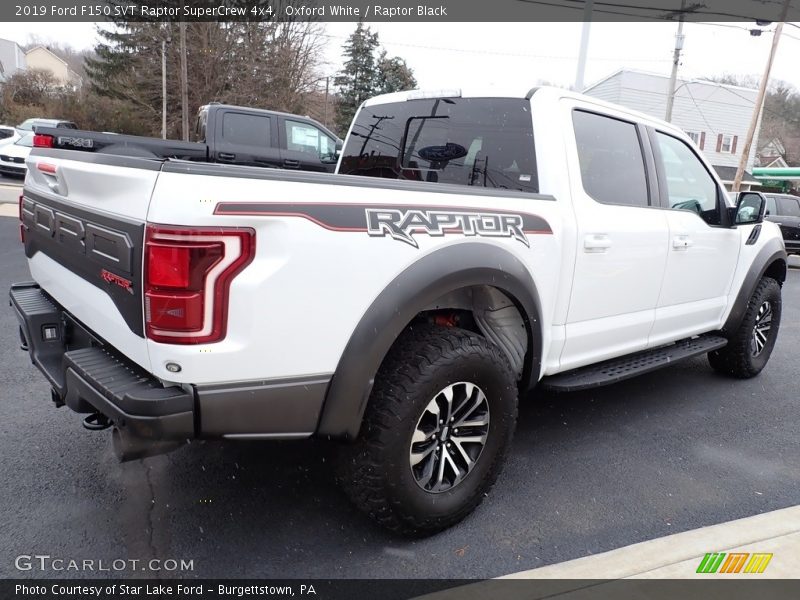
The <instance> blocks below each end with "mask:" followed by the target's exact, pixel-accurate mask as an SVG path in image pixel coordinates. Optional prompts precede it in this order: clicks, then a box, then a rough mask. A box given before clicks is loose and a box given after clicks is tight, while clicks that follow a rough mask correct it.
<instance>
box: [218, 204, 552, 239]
mask: <svg viewBox="0 0 800 600" xmlns="http://www.w3.org/2000/svg"><path fill="white" fill-rule="evenodd" d="M214 214H215V215H250V216H265V217H300V218H304V219H307V220H309V221H311V222H313V223H316V224H317V225H319V226H320V227H324V228H326V229H330V230H332V231H357V232H366V233H367V234H368V235H370V236H372V237H385V236H389V237H391V238H392V239H395V240H398V241H400V242H403V243H406V244H409V245H410V246H413V247H414V248H418V247H419V245H418V244H417V241H416V240H415V239H414V237H413V234H415V233H424V234H427V235H430V236H434V237H440V236H444V235H447V234H461V235H465V236H470V237H471V236H481V237H505V238H509V237H510V238H513V239H515V240H517V241H519V242H521V243H522V244H525V245H526V246H528V247H530V241H529V240H528V235H531V234H534V235H536V234H551V233H553V231H552V229H551V228H550V225H549V224H548V222H547V221H545V220H544V219H543V218H542V217H540V216H538V215H534V214H531V213H520V212H513V211H502V210H491V209H482V208H469V207H448V206H395V205H375V204H370V205H367V204H313V203H292V204H278V203H271V202H253V203H244V202H220V203H219V204H217V206H216V208H215V209H214Z"/></svg>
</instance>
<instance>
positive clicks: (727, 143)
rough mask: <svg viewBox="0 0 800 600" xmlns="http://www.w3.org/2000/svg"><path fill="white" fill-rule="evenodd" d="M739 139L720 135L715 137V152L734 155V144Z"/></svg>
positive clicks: (733, 136)
mask: <svg viewBox="0 0 800 600" xmlns="http://www.w3.org/2000/svg"><path fill="white" fill-rule="evenodd" d="M738 140H739V137H738V136H736V135H729V134H723V133H720V134H719V135H718V136H717V152H719V153H721V154H736V143H737V141H738Z"/></svg>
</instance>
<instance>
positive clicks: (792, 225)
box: [764, 194, 800, 255]
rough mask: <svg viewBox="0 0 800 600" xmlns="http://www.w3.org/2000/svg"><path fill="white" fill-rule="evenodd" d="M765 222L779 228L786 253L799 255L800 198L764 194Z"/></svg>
mask: <svg viewBox="0 0 800 600" xmlns="http://www.w3.org/2000/svg"><path fill="white" fill-rule="evenodd" d="M764 195H765V196H766V197H767V217H766V218H767V220H769V221H772V222H773V223H775V224H776V225H777V226H778V227H780V228H781V234H782V235H783V243H784V244H785V245H786V252H788V253H789V254H798V255H800V198H798V197H797V196H791V195H789V194H764Z"/></svg>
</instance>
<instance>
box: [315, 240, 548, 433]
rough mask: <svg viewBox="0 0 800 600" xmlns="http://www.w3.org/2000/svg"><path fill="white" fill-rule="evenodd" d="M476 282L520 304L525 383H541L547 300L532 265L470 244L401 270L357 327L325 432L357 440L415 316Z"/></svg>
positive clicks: (332, 393) (330, 396)
mask: <svg viewBox="0 0 800 600" xmlns="http://www.w3.org/2000/svg"><path fill="white" fill-rule="evenodd" d="M475 285H490V286H493V287H495V288H497V289H499V290H501V291H503V292H504V293H505V294H506V295H508V296H509V298H510V299H511V300H512V301H513V302H514V303H515V304H516V306H517V309H518V310H519V312H520V315H522V318H523V321H524V322H525V327H526V330H527V332H528V350H527V353H526V356H525V369H524V371H523V374H522V379H521V381H520V388H521V389H522V390H523V391H527V390H528V389H530V388H531V387H533V386H534V385H536V383H537V381H538V377H539V372H540V368H541V359H542V324H541V304H540V300H539V293H538V291H537V289H536V285H535V283H534V281H533V278H532V277H531V275H530V273H529V272H528V270H527V268H526V267H525V265H524V264H523V263H522V261H520V260H519V259H518V258H517V257H516V256H514V255H513V254H511V253H510V252H508V251H507V250H504V249H503V248H501V247H499V246H494V245H490V244H482V243H479V242H465V243H461V244H457V245H453V246H448V247H446V248H443V249H441V250H437V251H435V252H433V253H431V254H428V255H427V256H425V257H423V258H421V259H420V260H418V261H417V262H415V263H414V264H412V265H411V266H409V267H408V268H407V269H405V270H404V271H403V272H402V273H400V275H398V276H397V277H396V278H395V279H394V280H393V281H392V282H391V283H390V284H389V285H388V286H386V288H385V289H384V290H383V291H382V292H381V293H380V294H379V295H378V297H377V298H376V299H375V301H374V302H373V303H372V305H371V306H370V307H369V309H368V310H367V311H366V313H365V314H364V316H363V317H362V319H361V321H360V322H359V324H358V325H357V326H356V328H355V330H354V332H353V334H352V336H351V337H350V340H349V341H348V343H347V346H346V347H345V350H344V352H343V354H342V356H341V358H340V359H339V364H338V366H337V367H336V371H335V372H334V375H333V379H332V380H331V384H330V386H329V388H328V391H327V394H326V398H325V405H324V407H323V410H322V415H321V417H320V423H319V427H318V429H317V433H318V435H328V436H332V437H346V438H350V439H354V438H355V437H356V436H357V435H358V432H359V429H360V428H361V421H362V418H363V415H364V410H365V409H366V406H367V401H368V400H369V395H370V392H371V391H372V385H373V383H374V381H375V375H376V373H377V372H378V368H379V367H380V365H381V363H382V362H383V359H384V357H385V356H386V354H387V352H388V351H389V349H390V348H391V346H392V344H393V343H394V342H395V340H396V339H397V337H398V336H399V335H400V333H402V331H403V330H404V329H405V327H406V326H407V325H408V324H409V323H410V322H411V320H412V319H413V318H414V317H415V316H416V315H417V314H418V313H419V312H420V311H422V310H423V309H424V308H425V307H427V306H430V304H431V303H433V302H434V301H436V300H437V299H438V298H441V297H442V296H444V295H445V294H447V293H449V292H453V291H455V290H458V289H462V288H465V287H470V286H475Z"/></svg>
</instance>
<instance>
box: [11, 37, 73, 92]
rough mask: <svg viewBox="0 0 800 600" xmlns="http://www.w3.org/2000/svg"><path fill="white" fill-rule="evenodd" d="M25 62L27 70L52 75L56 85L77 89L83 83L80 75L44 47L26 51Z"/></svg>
mask: <svg viewBox="0 0 800 600" xmlns="http://www.w3.org/2000/svg"><path fill="white" fill-rule="evenodd" d="M25 61H26V62H27V66H28V68H29V69H42V70H43V71H48V72H50V73H52V74H53V77H54V78H55V80H56V82H57V83H58V85H61V86H69V87H72V88H79V87H81V84H82V83H83V81H82V80H81V76H80V75H78V74H77V73H76V72H75V71H73V70H72V69H70V68H69V65H68V64H67V63H66V62H65V61H64V60H62V59H61V58H59V57H58V56H56V55H55V54H53V53H52V52H51V51H50V50H48V49H47V48H45V47H44V46H36V47H35V48H31V49H30V50H28V51H27V52H26V53H25Z"/></svg>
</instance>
